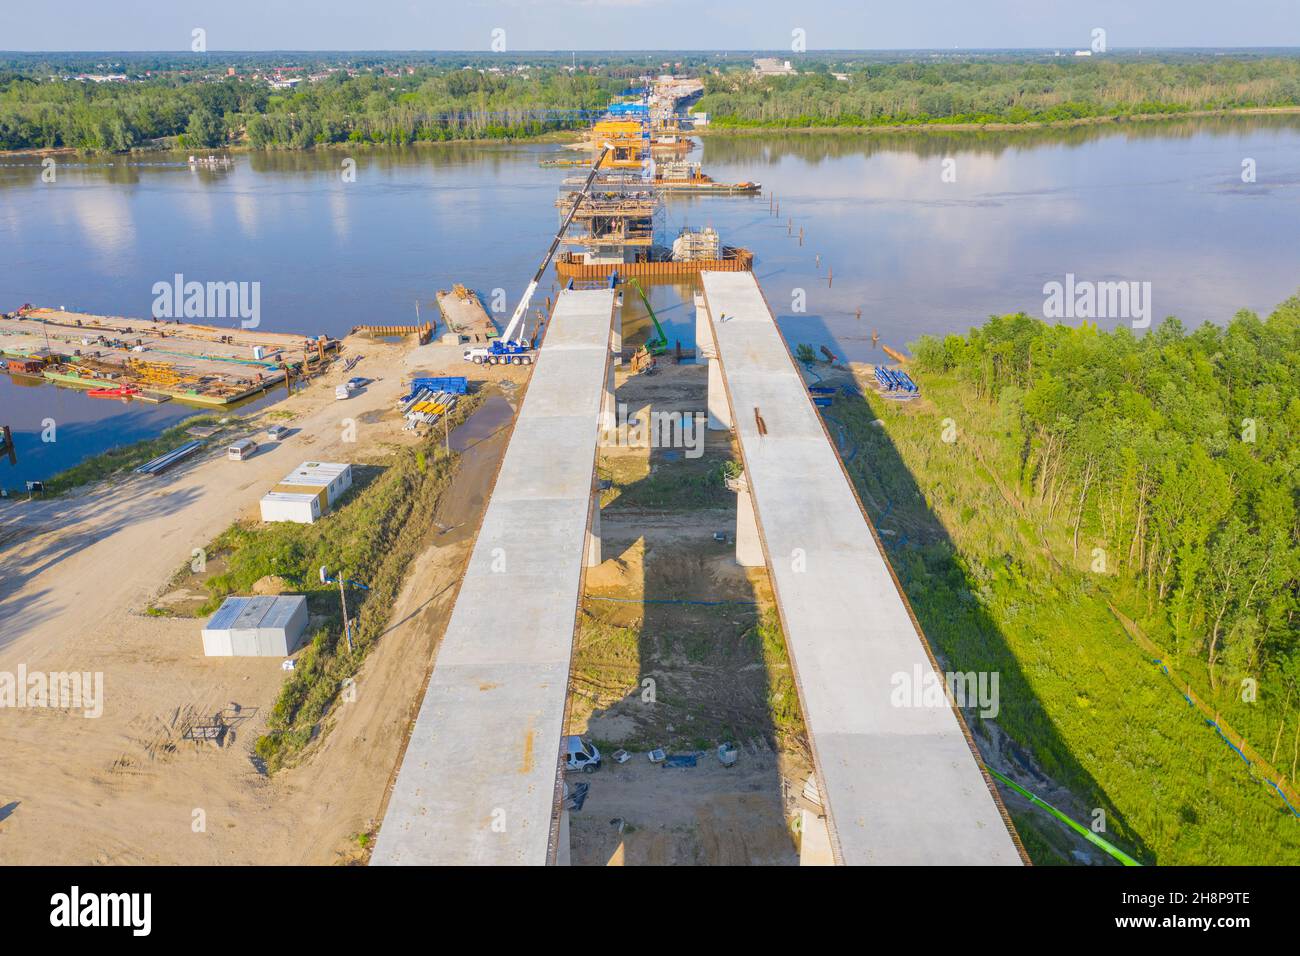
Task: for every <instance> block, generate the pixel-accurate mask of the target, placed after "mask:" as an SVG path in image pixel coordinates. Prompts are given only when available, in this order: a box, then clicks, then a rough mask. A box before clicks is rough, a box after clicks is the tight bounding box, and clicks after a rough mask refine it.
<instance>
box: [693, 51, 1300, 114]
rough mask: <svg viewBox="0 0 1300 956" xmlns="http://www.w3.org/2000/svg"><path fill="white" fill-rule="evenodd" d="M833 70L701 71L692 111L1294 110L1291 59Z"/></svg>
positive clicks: (1067, 60) (1296, 72) (1298, 84)
mask: <svg viewBox="0 0 1300 956" xmlns="http://www.w3.org/2000/svg"><path fill="white" fill-rule="evenodd" d="M796 66H797V64H796ZM844 69H846V70H847V71H848V72H846V73H841V74H840V76H843V77H846V78H845V79H837V78H836V76H834V75H832V73H831V71H830V67H828V66H827V64H825V63H814V64H812V65H811V67H810V68H809V69H808V70H807V71H803V72H801V73H800V74H799V75H798V76H787V77H781V76H778V77H763V78H759V77H755V76H753V75H752V74H750V73H747V72H743V71H732V72H727V73H722V74H716V75H709V76H706V77H705V88H704V97H703V98H702V99H701V100H700V101H699V102H698V104H697V105H696V106H695V107H694V108H695V109H696V110H699V111H702V112H705V113H708V114H709V117H710V124H711V126H713V127H720V128H724V129H725V128H744V127H775V128H820V127H868V126H908V125H925V124H956V123H961V124H984V123H1013V124H1018V123H1060V122H1070V121H1077V120H1085V119H1090V118H1098V117H1123V116H1139V115H1141V116H1150V115H1164V114H1170V115H1176V114H1179V113H1188V112H1192V111H1204V110H1232V109H1251V108H1271V107H1291V106H1296V105H1298V104H1300V59H1296V58H1293V57H1269V58H1254V59H1251V58H1230V57H1215V58H1213V59H1208V58H1192V59H1183V60H1173V61H1163V60H1155V61H1150V60H1132V59H1123V60H1121V59H1115V60H1111V59H1105V60H1102V59H1098V58H1078V59H1076V58H1075V57H1073V56H1069V57H1062V58H1061V59H1060V61H1059V62H1054V61H1048V62H1024V61H1009V62H1008V61H1004V60H964V61H961V60H958V61H936V62H924V61H911V62H904V63H881V64H852V65H849V66H846V67H844Z"/></svg>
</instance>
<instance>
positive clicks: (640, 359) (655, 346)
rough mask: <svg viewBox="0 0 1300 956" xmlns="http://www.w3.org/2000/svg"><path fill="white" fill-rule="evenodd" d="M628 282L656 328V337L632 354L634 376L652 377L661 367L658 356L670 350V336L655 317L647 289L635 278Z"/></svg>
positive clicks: (657, 317)
mask: <svg viewBox="0 0 1300 956" xmlns="http://www.w3.org/2000/svg"><path fill="white" fill-rule="evenodd" d="M627 281H628V285H631V286H632V287H634V288H635V289H636V291H637V293H638V294H639V295H640V296H641V301H642V302H644V303H645V310H646V312H648V313H650V321H651V322H653V323H654V326H655V334H654V337H652V338H651V339H649V340H648V341H647V342H646V343H645V344H644V345H642V346H641V347H640V348H638V349H637V350H636V351H635V352H633V353H632V374H633V375H637V374H640V373H642V372H644V373H645V374H647V375H652V374H654V371H655V369H656V368H657V367H658V365H659V363H658V361H657V360H656V356H659V355H663V354H664V352H666V351H667V350H668V336H667V334H666V333H665V332H664V327H663V326H662V325H660V324H659V316H657V315H655V310H654V309H653V308H652V307H651V305H650V298H649V296H647V295H646V294H645V289H643V288H641V283H639V282H637V281H636V279H635V278H631V279H628V280H627Z"/></svg>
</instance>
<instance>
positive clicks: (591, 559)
mask: <svg viewBox="0 0 1300 956" xmlns="http://www.w3.org/2000/svg"><path fill="white" fill-rule="evenodd" d="M582 563H583V565H584V566H585V567H588V568H594V567H595V566H596V565H598V564H600V492H599V491H598V492H596V493H595V494H593V495H592V497H591V526H590V527H589V528H588V529H587V547H586V550H585V551H584V552H583V561H582Z"/></svg>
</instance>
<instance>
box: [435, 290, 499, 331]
mask: <svg viewBox="0 0 1300 956" xmlns="http://www.w3.org/2000/svg"><path fill="white" fill-rule="evenodd" d="M436 298H437V300H438V308H439V309H441V310H442V320H443V321H444V322H446V323H447V328H449V329H450V330H451V331H453V332H455V333H456V334H457V335H463V336H466V337H467V338H468V339H469V340H470V341H472V342H486V341H488V340H489V339H494V338H496V337H497V336H498V335H500V334H501V333H500V332H498V331H497V327H496V326H495V325H493V324H492V317H491V316H490V315H488V312H487V309H485V308H483V302H482V301H481V300H480V299H479V297H478V293H476V292H475V291H474V290H473V289H468V288H466V287H465V286H463V285H461V284H460V283H459V282H458V283H456V285H454V286H452V288H451V290H450V291H448V290H446V289H440V290H438V294H437V296H436Z"/></svg>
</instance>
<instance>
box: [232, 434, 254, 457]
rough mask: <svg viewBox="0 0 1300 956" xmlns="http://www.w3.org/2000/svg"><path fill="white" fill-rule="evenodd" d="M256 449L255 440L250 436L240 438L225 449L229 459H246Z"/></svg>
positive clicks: (251, 455)
mask: <svg viewBox="0 0 1300 956" xmlns="http://www.w3.org/2000/svg"><path fill="white" fill-rule="evenodd" d="M255 451H257V442H255V441H253V439H251V438H241V439H239V441H237V442H235V443H234V444H233V445H231V446H230V447H229V448H227V449H226V457H227V458H229V459H230V460H231V461H247V460H248V459H249V458H252V457H253V453H254V452H255Z"/></svg>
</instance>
